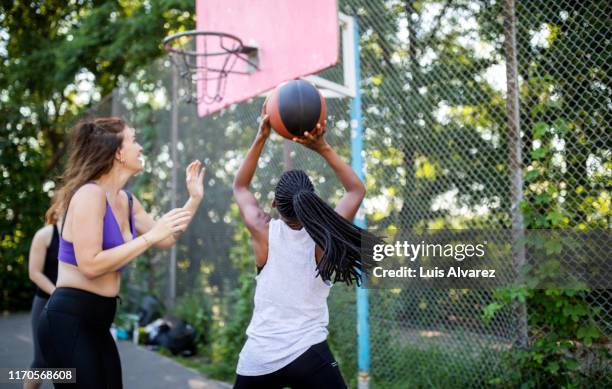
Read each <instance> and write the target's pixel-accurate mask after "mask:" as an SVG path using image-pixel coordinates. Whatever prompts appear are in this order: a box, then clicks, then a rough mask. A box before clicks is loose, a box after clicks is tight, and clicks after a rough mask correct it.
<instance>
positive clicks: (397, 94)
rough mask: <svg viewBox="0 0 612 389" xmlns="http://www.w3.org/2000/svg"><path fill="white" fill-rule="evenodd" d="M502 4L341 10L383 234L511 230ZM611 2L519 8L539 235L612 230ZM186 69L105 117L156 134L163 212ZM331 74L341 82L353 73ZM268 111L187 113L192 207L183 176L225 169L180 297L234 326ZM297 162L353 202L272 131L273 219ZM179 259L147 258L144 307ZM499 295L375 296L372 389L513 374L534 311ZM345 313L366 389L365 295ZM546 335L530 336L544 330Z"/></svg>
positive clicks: (146, 181) (145, 76) (344, 103)
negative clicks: (509, 353) (251, 175)
mask: <svg viewBox="0 0 612 389" xmlns="http://www.w3.org/2000/svg"><path fill="white" fill-rule="evenodd" d="M503 3H504V2H502V1H494V0H483V1H468V0H465V1H416V0H414V1H413V0H407V1H366V0H342V1H340V2H339V9H340V11H342V12H344V13H345V14H347V15H350V16H354V17H355V18H356V20H357V22H358V24H359V29H360V48H361V74H362V81H361V90H362V93H363V97H362V98H363V117H364V129H365V133H364V136H365V138H364V151H363V153H364V161H365V164H366V167H365V169H366V170H365V171H366V175H365V176H366V186H367V191H368V192H367V197H366V200H365V209H366V215H367V224H368V226H369V227H370V228H375V229H377V230H389V229H394V230H396V231H398V233H399V234H401V233H402V231H406V232H408V231H412V230H413V229H416V228H429V229H440V228H454V229H460V228H489V229H508V228H511V227H512V221H513V217H514V216H515V215H514V214H513V211H512V209H513V205H516V204H515V203H513V202H514V201H515V199H513V197H512V193H513V192H512V185H513V184H512V180H511V178H512V173H513V172H515V171H513V169H516V166H514V165H513V164H511V163H510V162H509V160H510V159H509V158H510V148H511V146H512V139H511V138H510V137H509V136H508V126H509V123H512V121H511V120H510V119H509V115H508V107H509V105H508V100H509V97H508V95H509V94H508V91H509V89H508V85H509V82H510V81H511V80H508V79H507V76H506V74H507V73H506V70H507V69H506V64H507V63H509V62H508V52H507V50H506V47H505V46H504V44H505V43H507V41H506V39H505V36H508V35H507V33H508V30H507V28H508V24H506V25H505V24H504V20H507V19H505V16H504V10H503V6H504V4H503ZM611 8H612V7H611V5H610V2H606V1H581V2H574V1H556V2H551V1H542V0H529V1H521V2H517V4H516V24H515V25H514V27H515V29H516V44H515V48H516V53H517V67H516V73H517V82H518V90H517V92H518V99H519V103H520V104H519V106H520V111H519V123H514V125H517V124H518V126H519V128H520V150H521V152H522V159H521V164H522V174H520V176H522V178H523V179H524V183H523V187H522V188H523V189H522V192H521V195H522V198H523V202H522V203H521V206H520V212H522V214H521V215H523V216H524V221H523V223H524V224H525V226H526V227H527V228H566V229H592V228H603V229H609V228H610V212H609V207H610V192H609V187H610V179H611V178H612V173H611V171H612V161H611V151H610V144H612V143H611V142H610V137H609V133H610V131H609V128H608V127H609V126H608V124H609V123H610V122H611V119H612V118H611V108H612V102H611V93H610V78H609V77H610V71H609V70H610V69H609V64H610V63H612V61H611V60H610V58H609V57H610V53H611V52H612V50H610V30H609V15H611V14H612V9H611ZM505 29H506V30H505ZM171 73H172V72H171V64H170V62H169V60H168V59H164V60H162V61H160V62H158V63H156V64H154V65H152V66H151V67H150V68H149V69H148V70H147V71H143V72H141V73H139V74H137V75H135V76H134V77H132V78H131V79H129V80H127V79H126V80H123V81H122V83H121V86H120V87H119V88H118V89H117V90H116V92H115V93H114V94H113V96H112V98H110V99H108V100H106V101H105V102H103V104H101V105H100V107H99V108H98V113H100V114H103V113H109V114H111V113H112V114H115V115H120V116H123V117H125V118H126V119H127V120H128V121H129V122H130V123H131V124H133V125H134V127H135V128H137V129H138V130H139V131H140V133H141V137H144V139H143V143H144V146H145V150H146V152H147V161H146V171H145V173H144V174H142V175H141V176H139V177H137V178H136V179H135V182H134V183H133V186H134V188H136V190H137V192H138V193H139V194H141V196H142V200H143V201H144V202H145V203H146V204H149V205H150V208H152V211H153V212H157V213H161V212H162V211H164V210H167V209H168V204H169V203H170V196H171V176H170V173H169V172H170V168H171V167H172V160H171V150H170V147H171V146H170V137H171V135H170V131H169V129H170V117H171V115H170V110H171V101H170V100H171V90H172V78H171ZM326 74H327V76H328V77H330V78H332V79H333V78H334V77H335V75H337V74H339V72H337V69H336V70H334V69H332V70H329V71H327V73H326ZM229 82H231V80H229ZM262 102H263V99H262V98H254V99H252V100H250V101H247V102H244V103H242V104H239V105H236V106H233V107H231V108H229V109H226V110H224V111H223V112H220V113H216V114H213V115H211V116H207V117H198V116H197V114H196V108H195V106H193V105H187V104H181V105H180V106H179V114H178V118H179V142H178V172H179V181H178V183H179V185H178V193H177V197H178V204H181V203H182V201H185V200H186V198H187V195H186V191H185V188H184V185H183V181H182V177H183V174H184V173H183V169H184V167H185V166H186V165H187V164H188V163H189V162H190V161H191V160H193V159H196V158H198V159H200V160H202V161H203V162H204V164H205V165H206V166H207V170H208V173H207V178H206V195H205V200H204V202H203V204H202V205H201V208H200V210H199V212H198V214H197V215H196V218H195V220H194V222H193V225H192V227H191V228H190V229H189V231H187V232H186V233H185V235H184V236H183V237H182V238H181V241H180V244H179V245H178V249H177V281H176V288H177V291H176V294H177V297H178V298H179V300H180V299H181V298H183V297H185V296H190V295H194V294H196V295H198V296H202V299H204V300H206V301H207V304H209V306H210V309H211V312H212V315H213V318H214V320H217V321H219V322H223V321H226V320H228V318H229V317H230V316H231V315H232V311H231V306H230V305H228V304H224V303H223V302H224V301H227V298H226V297H227V296H228V295H229V294H231V293H232V291H233V290H235V289H236V288H238V286H239V285H238V276H239V274H240V270H239V268H238V267H237V265H236V263H235V261H232V260H230V257H231V250H230V249H231V248H232V247H233V246H235V245H237V244H244V243H245V242H236V239H235V238H234V237H235V234H236V230H237V228H238V226H239V225H240V220H239V218H238V213H237V211H236V206H235V205H234V202H233V199H232V193H231V185H232V180H233V178H234V174H235V172H236V171H237V168H238V166H239V163H240V161H241V158H242V157H243V155H244V154H245V152H246V150H247V149H248V147H249V146H250V143H251V142H252V140H253V138H254V136H255V133H256V129H257V121H258V117H259V113H260V109H261V104H262ZM327 104H328V113H329V118H328V134H329V139H328V140H329V142H330V144H332V146H333V147H334V148H336V150H337V151H338V152H339V153H340V154H341V155H342V156H343V157H344V158H345V160H347V161H348V160H349V156H350V116H349V105H350V101H349V100H348V99H328V101H327ZM290 167H292V168H299V169H304V170H306V171H307V173H308V174H309V175H310V176H311V178H312V180H313V182H314V184H315V187H316V189H317V192H318V193H319V194H320V195H321V196H322V197H324V198H326V199H327V200H329V201H330V202H332V203H334V202H335V201H336V200H337V199H339V198H340V196H341V194H342V191H341V189H342V188H341V186H340V184H339V182H338V180H337V179H335V178H334V175H333V172H332V171H331V170H330V168H329V167H328V166H326V165H325V164H324V163H323V160H322V158H320V157H319V156H317V155H316V154H314V153H312V152H310V151H308V150H305V149H303V148H302V147H301V146H299V145H297V144H291V143H286V142H283V141H282V140H281V138H280V137H278V136H277V135H276V134H273V135H272V137H271V140H270V141H269V142H268V144H267V146H266V150H265V153H264V155H263V157H262V158H261V160H260V163H259V166H258V170H257V172H256V178H255V181H254V183H253V189H254V190H255V191H256V192H257V197H258V199H259V201H260V203H261V204H262V205H263V206H264V207H265V209H266V211H270V212H272V213H274V212H273V210H272V209H271V207H270V205H271V201H272V195H273V189H274V185H275V183H276V180H277V179H278V177H279V176H280V174H281V173H282V171H283V169H285V168H290ZM516 209H517V211H518V210H519V208H516ZM551 215H552V216H551ZM246 244H247V245H248V242H246ZM168 258H169V252H161V253H157V254H154V255H151V256H147V257H143V258H142V259H140V260H138V261H137V263H136V264H135V265H134V266H132V267H131V270H130V271H129V273H128V275H127V278H128V280H127V282H125V283H124V285H128V286H129V287H127V289H126V290H125V291H124V293H126V294H128V295H129V296H131V297H132V298H133V299H134V300H137V299H138V298H139V297H140V296H142V294H145V293H151V292H155V293H157V294H159V295H161V296H162V297H167V291H168V288H169V286H168V284H167V282H168V273H169V272H168V269H169V267H168V264H169V262H168ZM567 260H568V261H569V260H571V258H567ZM254 276H255V270H254V267H253V277H254ZM493 292H494V291H492V290H468V289H397V290H396V289H391V290H389V289H372V290H370V301H369V312H370V313H369V314H370V332H371V354H372V361H371V372H370V373H371V379H372V384H373V387H377V388H406V387H422V386H434V387H481V386H487V385H489V384H491V382H490V381H489V380H488V379H489V378H490V377H495V376H503V372H502V371H500V369H502V366H503V365H502V364H501V358H502V357H501V355H502V353H503V351H506V350H509V349H510V348H511V347H512V345H513V344H515V342H517V338H519V337H520V331H519V328H520V326H521V323H522V321H521V320H522V319H529V317H526V318H521V315H522V314H524V312H525V311H520V310H516V309H510V308H506V309H503V310H501V311H500V312H498V313H497V314H496V315H495V316H494V317H493V319H492V320H489V321H485V320H483V319H482V317H483V309H484V308H485V307H486V306H487V305H488V304H490V303H492V302H493V301H494V296H493ZM587 301H588V303H589V304H590V306H592V307H594V308H596V311H595V312H596V314H597V315H596V320H595V325H596V326H597V328H598V330H599V331H600V332H601V333H602V334H603V335H604V336H605V337H609V336H610V333H611V329H612V328H611V325H610V323H611V322H612V320H611V319H612V296H611V295H610V290H607V289H603V287H602V289H597V288H593V289H592V290H590V291H589V292H588V297H587ZM329 306H330V333H331V334H330V341H331V343H332V346H333V349H334V351H335V353H336V356H337V358H338V360H339V363H340V366H342V370H343V373H344V375H345V378H346V379H347V381H349V382H350V384H351V385H352V386H355V385H356V379H355V377H356V375H357V371H356V360H357V356H356V355H357V350H356V336H357V334H356V307H355V291H354V289H353V288H351V287H346V286H344V285H336V286H335V287H334V288H333V289H332V293H331V297H330V302H329ZM521 312H523V313H521ZM526 312H527V315H529V314H530V311H529V303H527V307H526ZM528 321H529V320H528ZM545 330H546V329H545V328H533V327H530V328H529V329H528V333H529V335H530V336H534V334H537V333H539V332H541V331H545ZM487 377H489V378H487Z"/></svg>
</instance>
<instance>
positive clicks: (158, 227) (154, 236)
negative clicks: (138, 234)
mask: <svg viewBox="0 0 612 389" xmlns="http://www.w3.org/2000/svg"><path fill="white" fill-rule="evenodd" d="M190 220H191V212H189V211H187V210H186V209H183V208H175V209H173V210H171V211H170V212H168V213H166V214H165V215H164V216H162V217H160V218H159V219H158V220H157V221H156V222H155V224H154V225H153V228H151V230H150V231H149V232H147V237H148V238H149V240H151V241H152V243H157V242H160V241H162V240H164V239H166V238H168V237H169V236H171V235H174V234H176V233H181V232H184V231H185V230H186V229H187V226H188V225H189V221H190Z"/></svg>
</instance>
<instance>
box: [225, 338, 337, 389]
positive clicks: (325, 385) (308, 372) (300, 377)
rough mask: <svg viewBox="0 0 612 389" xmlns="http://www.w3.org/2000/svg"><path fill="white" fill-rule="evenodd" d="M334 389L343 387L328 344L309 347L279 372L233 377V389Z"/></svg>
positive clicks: (322, 343)
mask: <svg viewBox="0 0 612 389" xmlns="http://www.w3.org/2000/svg"><path fill="white" fill-rule="evenodd" d="M287 387H289V388H292V389H301V388H304V389H311V388H317V389H336V388H342V389H344V388H346V384H345V383H344V379H343V378H342V374H340V369H339V368H338V362H336V361H335V359H334V356H333V355H332V353H331V350H330V349H329V346H328V345H327V341H323V342H321V343H318V344H315V345H313V346H311V347H310V348H309V349H308V350H306V351H305V352H304V354H302V355H300V356H299V357H298V358H297V359H296V360H295V361H293V362H291V363H290V364H288V365H287V366H285V367H283V368H282V369H280V370H277V371H275V372H273V373H270V374H265V375H259V376H243V375H237V376H236V383H235V384H234V389H243V388H270V389H275V388H278V389H282V388H287Z"/></svg>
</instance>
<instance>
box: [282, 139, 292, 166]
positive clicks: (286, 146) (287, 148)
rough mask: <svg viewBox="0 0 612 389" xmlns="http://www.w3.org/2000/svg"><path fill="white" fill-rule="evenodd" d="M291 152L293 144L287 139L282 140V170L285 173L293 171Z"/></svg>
mask: <svg viewBox="0 0 612 389" xmlns="http://www.w3.org/2000/svg"><path fill="white" fill-rule="evenodd" d="M292 151H293V142H292V141H290V140H289V139H283V168H284V170H285V171H287V170H291V169H293V160H292V159H291V152H292Z"/></svg>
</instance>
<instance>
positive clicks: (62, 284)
mask: <svg viewBox="0 0 612 389" xmlns="http://www.w3.org/2000/svg"><path fill="white" fill-rule="evenodd" d="M72 142H73V144H72V150H71V153H70V158H69V161H68V165H67V168H66V171H65V173H64V175H63V178H62V179H63V186H62V188H61V189H60V191H59V196H58V201H57V202H56V203H55V204H54V205H53V207H54V208H53V209H52V210H51V212H59V213H60V214H62V215H63V218H62V220H63V223H62V228H61V230H60V244H59V255H58V259H59V265H58V276H57V284H56V289H55V291H54V292H53V294H52V295H51V298H50V299H49V302H48V303H47V305H46V307H45V308H44V309H43V313H42V314H41V318H40V323H39V326H38V336H39V342H40V345H41V349H42V353H43V357H44V358H45V361H46V362H47V366H48V367H50V368H75V369H76V385H74V384H55V387H56V388H61V387H64V385H65V386H67V387H71V388H72V387H77V388H121V387H122V380H121V363H120V360H119V354H118V352H117V347H116V345H115V342H114V340H113V338H112V337H111V334H110V331H109V330H110V326H111V323H112V322H113V318H114V316H115V310H116V304H117V303H116V300H117V295H118V293H119V287H120V282H121V270H122V269H123V268H124V267H125V266H126V265H127V264H128V263H130V261H132V260H133V259H134V258H136V257H137V256H138V255H140V254H142V253H143V252H144V251H145V250H147V249H148V248H149V247H151V246H155V247H157V248H167V247H171V246H172V245H174V244H175V243H176V239H177V237H178V235H179V234H180V233H182V232H183V231H185V229H186V228H187V226H188V225H189V223H190V221H191V219H192V217H193V215H194V214H195V212H196V210H197V208H198V205H199V204H200V201H201V200H202V197H203V195H204V185H203V180H204V173H205V171H204V169H203V168H201V167H200V166H201V165H200V162H199V161H194V162H192V163H191V164H190V165H189V166H188V167H187V171H186V173H187V190H188V192H189V196H190V197H189V200H188V201H187V203H186V204H185V205H184V206H183V208H176V209H173V210H171V211H170V212H168V213H166V214H165V215H164V216H162V217H161V218H160V219H158V220H157V221H154V220H153V218H152V217H151V215H149V214H148V213H147V212H146V211H145V209H144V207H143V206H142V204H141V203H140V201H138V199H137V198H136V197H135V196H133V195H132V194H130V193H129V192H127V191H125V190H124V189H123V187H124V186H125V184H126V182H127V181H128V179H129V178H130V177H132V176H133V175H135V174H136V173H138V172H140V171H141V170H142V169H143V164H142V161H141V159H140V153H141V151H142V147H141V146H140V145H139V144H138V142H137V141H136V135H135V131H134V129H133V128H131V127H129V126H128V125H127V124H126V123H125V122H124V121H123V120H121V119H119V118H99V119H94V120H88V121H83V122H81V123H79V124H78V125H77V126H76V127H75V129H74V135H73V138H72Z"/></svg>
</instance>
